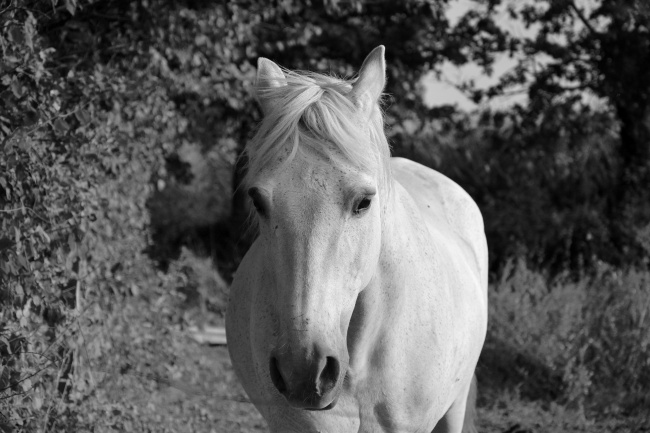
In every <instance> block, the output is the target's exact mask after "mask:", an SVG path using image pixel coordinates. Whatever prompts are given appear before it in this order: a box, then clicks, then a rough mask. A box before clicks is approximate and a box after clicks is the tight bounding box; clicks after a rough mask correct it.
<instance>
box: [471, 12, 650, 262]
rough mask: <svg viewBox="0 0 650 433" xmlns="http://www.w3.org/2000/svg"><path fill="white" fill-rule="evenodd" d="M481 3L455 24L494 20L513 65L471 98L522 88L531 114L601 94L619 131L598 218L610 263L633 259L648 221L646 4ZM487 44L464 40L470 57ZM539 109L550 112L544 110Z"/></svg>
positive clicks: (490, 28)
mask: <svg viewBox="0 0 650 433" xmlns="http://www.w3.org/2000/svg"><path fill="white" fill-rule="evenodd" d="M479 3H480V4H482V5H483V6H484V10H483V11H481V10H480V8H477V9H475V10H472V11H470V12H469V13H468V14H467V15H466V16H465V17H463V19H462V20H461V23H460V24H459V27H461V28H464V27H465V28H466V27H468V26H472V25H473V23H475V22H476V20H487V21H489V22H490V23H492V25H486V26H485V30H484V31H486V32H488V33H489V34H491V35H492V36H491V37H492V39H502V40H503V41H504V42H503V46H505V47H507V49H506V50H502V51H503V52H508V53H510V54H511V55H512V56H513V57H514V59H516V61H517V64H516V66H515V67H514V68H512V70H511V71H510V72H508V73H506V74H505V75H504V76H503V77H501V78H500V79H499V81H498V83H497V84H496V85H495V86H493V87H491V88H489V89H488V90H487V91H475V92H474V97H475V98H476V99H477V100H481V99H483V98H485V97H489V96H494V95H498V94H503V93H505V92H508V91H511V90H512V89H513V88H521V87H524V88H527V89H528V96H529V100H530V101H531V104H530V106H529V107H528V111H529V112H530V114H531V115H532V117H533V118H537V116H538V115H539V114H540V111H539V109H538V107H536V106H539V105H541V106H542V107H549V108H552V109H555V107H556V106H557V105H559V107H558V109H559V110H562V106H563V105H564V104H565V103H566V101H567V100H568V101H572V102H573V104H574V105H576V106H578V107H579V106H581V105H584V101H582V102H581V98H582V96H583V95H584V94H585V92H586V94H587V95H588V96H591V97H592V99H593V96H596V97H599V98H601V103H602V104H605V106H606V110H608V111H610V112H611V113H612V115H613V116H614V119H615V123H616V129H617V130H618V137H617V140H616V145H615V146H612V150H614V151H615V152H614V153H612V155H613V156H614V159H613V162H614V164H611V167H610V170H611V172H612V174H613V175H614V177H613V182H611V183H610V184H609V188H608V189H607V190H606V191H603V192H602V193H601V194H600V199H601V200H605V201H606V203H605V206H604V208H603V209H602V210H603V211H604V213H605V215H604V218H603V223H604V224H605V225H606V226H607V231H608V232H609V235H608V237H609V238H610V239H611V242H609V247H610V248H612V249H613V253H614V254H613V255H615V256H618V258H616V259H615V260H613V261H611V262H612V263H616V264H621V263H625V262H627V261H628V260H629V259H630V258H631V259H632V261H633V262H638V261H639V260H640V259H641V258H642V257H641V255H640V251H642V249H641V245H640V243H639V241H638V237H637V232H638V231H639V230H643V229H645V227H646V226H647V225H648V224H650V207H649V206H648V203H649V202H650V196H649V195H648V194H649V193H648V191H649V190H648V188H647V184H648V183H649V182H650V144H649V143H650V122H649V119H650V117H649V116H650V77H649V75H648V74H647V65H648V64H649V62H650V58H649V57H648V56H650V49H649V48H650V45H649V44H650V38H649V37H648V35H649V32H650V8H648V5H647V4H646V3H645V2H642V1H626V0H599V1H596V2H588V3H580V2H576V1H573V0H569V1H565V0H545V1H538V2H514V1H512V2H510V1H502V0H496V1H495V0H483V1H479ZM503 11H506V12H507V13H508V14H509V16H510V17H511V18H513V19H515V20H519V21H520V22H523V23H524V24H525V26H526V27H527V28H528V29H529V30H530V32H529V33H528V34H526V33H524V34H523V36H522V34H521V33H516V32H510V31H507V30H505V29H504V28H503V27H502V26H499V25H498V24H497V20H498V19H499V18H497V17H500V16H502V12H503ZM492 47H493V45H491V44H489V43H488V44H478V45H475V46H472V45H470V46H469V47H468V49H469V51H470V52H471V53H470V57H474V58H479V59H480V58H481V57H482V56H483V55H484V53H485V52H486V51H488V52H490V53H491V54H492V55H493V56H494V55H496V53H495V51H494V50H493V49H492ZM544 111H546V112H547V113H548V108H545V109H544ZM552 137H553V134H551V137H549V139H552ZM596 152H598V150H596ZM585 253H588V252H585Z"/></svg>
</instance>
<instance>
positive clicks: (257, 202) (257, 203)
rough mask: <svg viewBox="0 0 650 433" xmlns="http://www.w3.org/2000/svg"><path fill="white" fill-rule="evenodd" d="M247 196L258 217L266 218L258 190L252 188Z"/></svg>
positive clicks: (262, 199) (262, 200)
mask: <svg viewBox="0 0 650 433" xmlns="http://www.w3.org/2000/svg"><path fill="white" fill-rule="evenodd" d="M248 196H249V197H250V198H251V200H252V201H253V207H255V210H256V211H257V213H258V214H259V215H260V216H266V208H265V207H264V198H263V197H262V194H261V193H260V190H259V189H257V188H255V187H252V188H250V189H249V190H248Z"/></svg>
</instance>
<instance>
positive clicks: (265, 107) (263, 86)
mask: <svg viewBox="0 0 650 433" xmlns="http://www.w3.org/2000/svg"><path fill="white" fill-rule="evenodd" d="M285 80H286V77H285V76H284V72H282V69H280V67H279V66H278V65H276V64H275V63H273V62H272V61H271V60H269V59H267V58H264V57H260V58H259V59H258V60H257V83H256V85H255V87H256V89H257V99H258V100H259V102H260V105H261V106H262V111H264V113H268V112H269V111H270V109H271V105H272V103H271V100H270V99H269V97H268V96H267V95H265V93H266V92H265V90H268V89H272V88H274V87H281V86H284V85H285Z"/></svg>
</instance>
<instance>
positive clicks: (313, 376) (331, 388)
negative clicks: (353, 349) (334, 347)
mask: <svg viewBox="0 0 650 433" xmlns="http://www.w3.org/2000/svg"><path fill="white" fill-rule="evenodd" d="M341 361H342V360H340V359H339V357H337V356H336V355H335V354H334V353H333V351H328V350H327V349H326V348H323V347H321V346H318V345H314V347H313V349H312V350H309V351H298V352H293V351H291V350H290V349H289V350H288V351H285V352H282V353H280V352H277V351H276V352H275V353H273V354H272V355H271V358H270V361H269V370H270V375H271V381H272V382H273V385H274V386H275V388H276V389H277V390H278V391H279V392H280V394H282V395H283V396H284V398H285V399H286V400H287V402H288V403H289V404H290V405H291V406H293V407H295V408H298V409H306V410H328V409H332V408H333V407H334V406H335V405H336V402H337V400H338V396H339V394H340V392H341V386H340V384H341V383H342V382H343V378H344V377H345V374H344V373H345V370H344V366H345V368H347V359H345V360H344V362H343V363H342V362H341Z"/></svg>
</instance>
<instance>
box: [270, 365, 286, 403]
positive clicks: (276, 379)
mask: <svg viewBox="0 0 650 433" xmlns="http://www.w3.org/2000/svg"><path fill="white" fill-rule="evenodd" d="M269 370H270V372H271V382H273V385H275V387H276V388H277V390H278V391H280V394H284V393H286V392H287V384H286V383H285V382H284V379H283V378H282V373H280V369H279V368H278V360H277V359H276V358H275V356H272V357H271V361H270V362H269Z"/></svg>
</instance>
